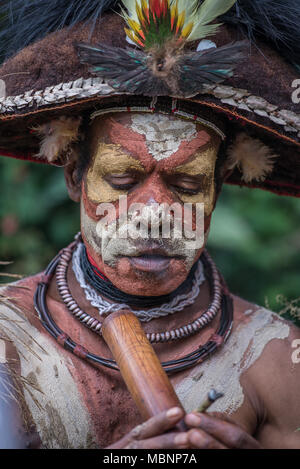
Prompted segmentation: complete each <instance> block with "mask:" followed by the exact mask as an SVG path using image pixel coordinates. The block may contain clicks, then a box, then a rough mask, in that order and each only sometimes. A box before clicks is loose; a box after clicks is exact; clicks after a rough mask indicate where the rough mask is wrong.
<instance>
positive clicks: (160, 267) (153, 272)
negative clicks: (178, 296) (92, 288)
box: [105, 256, 189, 297]
mask: <svg viewBox="0 0 300 469" xmlns="http://www.w3.org/2000/svg"><path fill="white" fill-rule="evenodd" d="M106 267H107V268H106V269H105V275H106V276H107V277H108V278H109V280H110V281H111V282H112V283H113V284H114V285H115V286H116V287H117V288H119V289H120V290H122V291H123V292H124V293H127V294H130V295H138V296H145V297H146V296H162V295H168V294H170V293H172V292H173V291H174V290H176V288H178V287H179V285H181V284H182V283H183V282H184V281H185V279H186V277H187V276H188V273H189V269H187V267H186V264H185V263H184V261H183V260H182V259H177V258H172V257H168V258H163V257H162V258H160V256H157V257H155V256H153V257H151V258H149V257H148V256H147V257H143V256H139V257H122V258H119V259H118V261H117V262H116V263H115V265H114V267H113V268H111V267H108V266H106Z"/></svg>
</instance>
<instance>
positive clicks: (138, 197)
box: [130, 173, 175, 205]
mask: <svg viewBox="0 0 300 469" xmlns="http://www.w3.org/2000/svg"><path fill="white" fill-rule="evenodd" d="M130 199H131V200H130V203H140V204H144V205H151V204H159V205H162V204H168V205H172V203H174V201H175V200H174V194H173V193H172V192H171V191H170V189H169V188H168V187H167V185H166V183H165V182H164V180H163V178H162V177H161V175H160V174H157V173H154V174H152V175H151V176H150V177H149V178H147V180H146V181H145V182H144V184H143V185H142V186H141V187H140V188H139V189H137V190H136V191H135V192H134V193H132V194H131V197H130Z"/></svg>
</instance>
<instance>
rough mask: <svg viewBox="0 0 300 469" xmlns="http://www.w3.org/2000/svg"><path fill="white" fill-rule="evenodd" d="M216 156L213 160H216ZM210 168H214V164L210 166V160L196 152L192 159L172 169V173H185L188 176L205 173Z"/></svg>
mask: <svg viewBox="0 0 300 469" xmlns="http://www.w3.org/2000/svg"><path fill="white" fill-rule="evenodd" d="M216 159H217V156H215V162H216ZM211 169H213V170H214V169H215V164H214V165H213V166H212V164H211V162H208V161H207V160H205V159H204V158H203V154H200V153H199V154H198V155H196V157H195V158H194V159H193V160H192V161H189V162H187V163H185V164H182V165H180V166H177V167H176V168H174V169H173V170H172V173H175V174H178V173H181V174H186V175H188V176H201V175H205V176H206V175H207V173H208V172H212V171H208V170H211Z"/></svg>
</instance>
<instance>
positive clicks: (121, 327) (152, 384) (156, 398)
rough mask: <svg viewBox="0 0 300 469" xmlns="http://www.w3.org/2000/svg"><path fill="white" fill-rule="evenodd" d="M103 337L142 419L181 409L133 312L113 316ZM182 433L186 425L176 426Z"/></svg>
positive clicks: (107, 321)
mask: <svg viewBox="0 0 300 469" xmlns="http://www.w3.org/2000/svg"><path fill="white" fill-rule="evenodd" d="M102 336H103V338H104V340H105V342H106V344H107V345H108V347H109V349H110V351H111V353H112V355H113V357H114V359H115V360H116V362H117V364H118V366H119V368H120V372H121V375H122V377H123V379H124V381H125V384H126V386H127V388H128V390H129V392H130V394H131V396H132V398H133V400H134V402H135V404H136V406H137V408H138V410H139V411H140V413H141V415H142V417H143V419H145V420H148V419H149V418H151V417H153V416H155V415H157V414H158V413H160V412H163V411H166V410H168V409H170V408H171V407H181V408H182V409H183V407H182V404H181V403H180V401H179V399H178V397H177V395H176V393H175V391H174V388H173V386H172V384H171V382H170V380H169V378H168V376H167V374H166V372H165V371H164V369H163V368H162V366H161V363H160V361H159V359H158V357H157V355H156V353H155V352H154V350H153V348H152V346H151V344H150V342H149V341H148V339H147V337H146V334H145V333H144V331H143V329H142V327H141V324H140V322H139V320H138V319H137V317H136V316H135V315H134V314H133V313H132V312H130V311H118V312H116V313H112V314H110V315H109V316H108V317H107V318H106V319H105V320H104V322H103V324H102ZM177 427H178V429H180V430H181V431H183V430H184V428H185V426H184V423H183V422H180V424H179V425H178V426H177Z"/></svg>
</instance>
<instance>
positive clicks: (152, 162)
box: [92, 113, 220, 170]
mask: <svg viewBox="0 0 300 469" xmlns="http://www.w3.org/2000/svg"><path fill="white" fill-rule="evenodd" d="M219 141H220V139H219V137H218V136H217V135H216V134H215V133H214V132H213V131H212V130H211V129H208V128H206V127H204V126H203V125H200V124H198V123H195V122H192V121H188V120H183V119H179V118H176V117H174V116H170V115H165V114H158V113H155V114H150V113H125V114H121V113H120V114H118V113H115V114H111V115H109V116H106V117H98V118H97V119H96V120H95V121H94V122H93V124H92V153H93V155H94V157H95V158H101V151H99V150H100V148H103V144H106V145H114V146H115V148H118V149H119V151H120V152H122V153H123V154H124V156H125V155H128V156H130V157H131V158H135V159H138V160H139V161H140V162H141V163H142V165H143V167H144V168H145V169H146V170H150V169H152V168H153V167H154V166H158V167H160V168H161V169H169V168H175V167H177V166H180V165H182V164H184V163H185V162H187V161H188V160H189V159H190V157H191V156H192V155H195V154H196V153H199V152H202V151H204V150H206V149H207V148H209V147H211V146H217V144H218V143H219Z"/></svg>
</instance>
